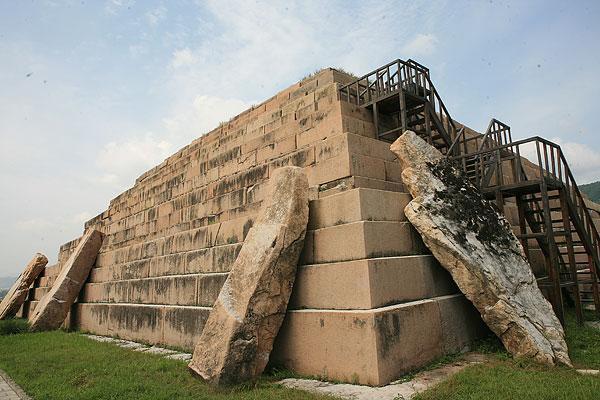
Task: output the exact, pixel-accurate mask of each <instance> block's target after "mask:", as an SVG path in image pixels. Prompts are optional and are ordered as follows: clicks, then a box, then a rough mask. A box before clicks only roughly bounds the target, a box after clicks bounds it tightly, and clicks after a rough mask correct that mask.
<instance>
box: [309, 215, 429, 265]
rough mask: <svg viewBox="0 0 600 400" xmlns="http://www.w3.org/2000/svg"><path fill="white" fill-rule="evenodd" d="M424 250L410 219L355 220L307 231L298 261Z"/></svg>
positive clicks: (379, 255) (313, 262)
mask: <svg viewBox="0 0 600 400" xmlns="http://www.w3.org/2000/svg"><path fill="white" fill-rule="evenodd" d="M427 253H428V251H427V249H426V247H425V245H424V244H423V241H422V240H421V237H420V236H419V234H418V233H417V232H416V231H415V230H414V228H413V227H412V225H411V224H410V223H409V222H396V221H358V222H352V223H348V224H342V225H337V226H331V227H327V228H322V229H316V230H312V231H308V232H307V233H306V239H305V241H304V249H303V250H302V254H301V256H300V265H310V264H321V263H329V262H339V261H350V260H359V259H363V258H376V257H393V256H403V255H415V254H427Z"/></svg>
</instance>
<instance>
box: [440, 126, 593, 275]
mask: <svg viewBox="0 0 600 400" xmlns="http://www.w3.org/2000/svg"><path fill="white" fill-rule="evenodd" d="M522 154H526V155H527V159H528V161H529V163H527V162H526V161H524V160H523V158H522ZM473 158H475V159H476V160H477V162H476V163H475V168H476V170H477V171H478V172H477V174H476V179H475V180H474V183H475V184H476V185H477V186H479V187H480V189H482V190H486V189H495V188H506V187H517V186H519V185H526V184H528V183H535V182H534V181H541V180H545V181H546V182H547V183H548V184H549V187H550V189H552V188H561V189H562V190H563V191H564V193H565V194H566V196H565V197H566V200H567V203H568V207H569V209H570V214H571V219H572V223H573V225H574V226H575V228H576V230H577V231H578V232H579V237H580V240H581V242H582V243H583V246H584V248H585V250H586V252H587V254H588V255H590V256H591V258H592V261H593V262H590V266H591V267H592V268H594V269H595V270H596V271H595V272H596V274H598V272H600V271H598V266H600V236H599V235H598V231H597V229H596V226H595V225H594V221H593V220H592V216H591V215H590V212H589V210H588V208H587V206H586V205H585V201H584V197H583V196H582V194H581V192H580V191H579V187H578V186H577V183H576V182H575V178H574V177H573V174H572V172H571V169H570V168H569V165H568V163H567V160H566V158H565V156H564V154H563V152H562V150H561V148H560V146H559V145H557V144H556V143H553V142H550V141H548V140H546V139H544V138H541V137H538V136H536V137H532V138H529V139H523V140H519V141H516V142H510V143H504V144H502V145H498V146H495V147H493V148H483V149H480V150H478V151H476V152H473V153H470V154H463V155H459V156H454V157H451V159H453V160H455V161H456V162H458V163H459V164H460V165H461V167H462V168H463V169H464V168H465V167H466V161H467V160H469V159H473ZM507 162H509V165H506V164H507ZM492 164H493V165H492ZM509 166H510V171H508V172H509V173H505V172H506V171H505V169H506V168H507V167H509ZM489 168H493V170H494V171H495V174H494V176H495V180H494V181H489V182H487V183H486V182H485V181H484V180H483V179H482V177H485V175H486V172H487V171H489ZM526 171H529V172H530V174H533V175H535V176H532V177H530V176H527V172H526Z"/></svg>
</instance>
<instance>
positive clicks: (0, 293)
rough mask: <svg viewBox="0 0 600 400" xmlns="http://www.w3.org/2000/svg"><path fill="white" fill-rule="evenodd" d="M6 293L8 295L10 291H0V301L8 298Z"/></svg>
mask: <svg viewBox="0 0 600 400" xmlns="http://www.w3.org/2000/svg"><path fill="white" fill-rule="evenodd" d="M6 293H8V289H0V300H2V299H3V298H4V296H6Z"/></svg>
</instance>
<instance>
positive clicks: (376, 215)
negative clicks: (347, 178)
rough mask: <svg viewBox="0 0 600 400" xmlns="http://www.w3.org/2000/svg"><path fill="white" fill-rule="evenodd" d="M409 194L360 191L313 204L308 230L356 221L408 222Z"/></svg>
mask: <svg viewBox="0 0 600 400" xmlns="http://www.w3.org/2000/svg"><path fill="white" fill-rule="evenodd" d="M410 200H411V197H410V195H409V194H406V193H397V192H389V191H383V190H375V189H366V188H357V189H352V190H345V191H342V192H340V193H338V194H334V195H331V196H327V197H324V198H321V199H318V200H314V201H311V202H310V218H309V223H308V226H309V229H320V228H325V227H329V226H334V225H341V224H347V223H350V222H357V221H406V217H405V216H404V206H406V204H408V202H409V201H410Z"/></svg>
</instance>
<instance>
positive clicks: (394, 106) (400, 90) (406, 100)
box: [339, 60, 457, 154]
mask: <svg viewBox="0 0 600 400" xmlns="http://www.w3.org/2000/svg"><path fill="white" fill-rule="evenodd" d="M339 93H340V98H341V99H342V100H345V101H348V102H350V103H353V104H356V105H358V106H361V107H364V108H367V109H370V110H372V111H373V122H374V124H375V131H376V135H377V138H378V139H380V140H384V141H387V142H390V143H391V142H393V141H394V140H396V139H397V138H398V137H399V136H400V135H401V134H402V133H403V132H405V131H407V130H411V131H414V132H415V133H417V134H418V135H420V136H421V137H422V138H423V139H425V140H427V142H428V143H430V144H431V145H433V146H435V147H436V148H437V149H439V150H440V151H441V152H442V153H444V154H447V153H448V149H449V148H450V146H451V144H452V142H453V141H454V139H455V138H456V135H457V129H456V125H455V124H454V121H453V120H452V118H451V117H450V114H449V113H448V110H447V109H446V106H445V105H444V103H443V102H442V99H441V97H440V95H439V94H438V92H437V90H436V89H435V87H434V86H433V83H432V82H431V79H430V77H429V69H427V68H425V67H424V66H422V65H421V64H419V63H417V62H416V61H413V60H408V61H402V60H395V61H393V62H391V63H389V64H387V65H384V66H383V67H381V68H378V69H376V70H375V71H372V72H370V73H368V74H366V75H364V76H363V77H362V78H359V79H357V80H355V81H354V82H351V83H349V84H348V85H345V86H342V87H341V88H340V89H339Z"/></svg>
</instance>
